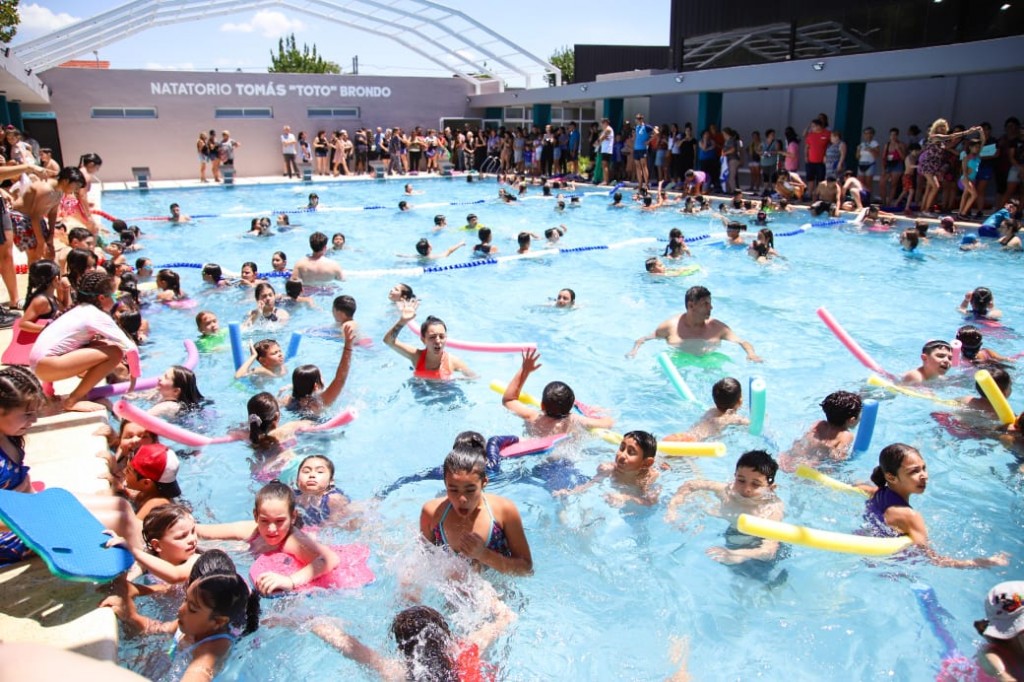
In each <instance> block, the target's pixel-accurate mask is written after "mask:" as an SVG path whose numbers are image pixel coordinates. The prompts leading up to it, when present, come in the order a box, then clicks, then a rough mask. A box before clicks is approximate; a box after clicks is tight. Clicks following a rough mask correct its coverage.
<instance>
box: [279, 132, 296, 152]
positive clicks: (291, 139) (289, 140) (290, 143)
mask: <svg viewBox="0 0 1024 682" xmlns="http://www.w3.org/2000/svg"><path fill="white" fill-rule="evenodd" d="M298 151H299V150H298V144H297V143H296V141H295V136H294V135H292V134H291V133H288V134H286V135H281V153H282V154H297V153H298Z"/></svg>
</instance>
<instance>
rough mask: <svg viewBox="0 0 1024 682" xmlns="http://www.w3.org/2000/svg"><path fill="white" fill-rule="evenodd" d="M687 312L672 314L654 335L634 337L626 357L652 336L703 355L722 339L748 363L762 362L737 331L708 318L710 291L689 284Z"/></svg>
mask: <svg viewBox="0 0 1024 682" xmlns="http://www.w3.org/2000/svg"><path fill="white" fill-rule="evenodd" d="M684 300H685V303H686V312H684V313H680V314H679V315H673V316H672V317H670V318H668V319H667V320H665V321H664V322H662V323H661V324H659V325H658V328H657V329H655V330H654V333H653V334H650V335H649V336H642V337H640V338H639V339H637V340H636V343H635V344H634V345H633V350H631V351H630V352H629V353H627V354H626V357H629V358H632V357H636V353H637V351H638V350H640V346H642V345H644V344H645V343H646V342H648V341H650V340H651V339H665V341H667V342H668V344H669V345H670V346H673V347H675V348H677V349H678V350H682V351H686V352H687V353H693V354H694V355H704V354H705V353H709V352H711V351H713V350H715V349H716V348H717V347H718V344H719V343H720V342H722V341H731V342H732V343H737V344H739V345H740V346H741V347H742V348H743V351H744V352H745V353H746V354H747V359H748V360H750V361H751V362H761V358H759V357H758V356H757V353H755V352H754V346H752V345H751V344H750V343H749V342H747V341H745V340H743V339H741V338H740V337H738V336H736V333H735V332H733V330H732V329H730V328H729V325H727V324H725V323H724V322H722V321H721V320H716V319H714V318H712V317H711V292H710V291H708V290H707V289H706V288H704V287H702V286H695V287H690V288H689V289H688V290H687V292H686V298H685V299H684Z"/></svg>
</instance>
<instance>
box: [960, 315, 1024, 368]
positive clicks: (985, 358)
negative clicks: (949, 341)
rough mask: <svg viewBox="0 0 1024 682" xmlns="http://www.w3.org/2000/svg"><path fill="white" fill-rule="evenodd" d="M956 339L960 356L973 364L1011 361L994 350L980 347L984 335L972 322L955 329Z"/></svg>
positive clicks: (1011, 359)
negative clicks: (958, 343)
mask: <svg viewBox="0 0 1024 682" xmlns="http://www.w3.org/2000/svg"><path fill="white" fill-rule="evenodd" d="M956 340H957V341H959V342H960V357H962V358H963V359H964V360H967V361H968V362H970V363H971V364H973V365H985V364H989V363H992V362H1013V358H1008V357H1006V356H1005V355H1001V354H999V353H997V352H996V351H994V350H990V349H988V348H982V347H981V346H982V344H983V343H984V342H985V337H984V336H983V335H982V333H981V330H980V329H978V328H977V327H975V326H974V325H973V324H965V325H964V326H962V327H960V328H959V329H957V330H956Z"/></svg>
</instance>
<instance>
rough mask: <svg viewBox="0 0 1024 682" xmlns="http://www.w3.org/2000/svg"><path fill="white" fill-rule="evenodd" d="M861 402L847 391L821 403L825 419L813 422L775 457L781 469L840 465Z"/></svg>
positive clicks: (847, 454)
mask: <svg viewBox="0 0 1024 682" xmlns="http://www.w3.org/2000/svg"><path fill="white" fill-rule="evenodd" d="M862 406H863V403H862V401H861V399H860V396H859V395H857V394H856V393H850V392H849V391H835V392H833V393H829V394H828V395H827V396H825V399H824V400H822V401H821V410H822V412H824V413H825V418H824V419H822V420H819V421H816V422H814V423H813V424H812V425H811V428H809V429H808V430H807V433H805V434H804V435H803V437H802V438H800V439H799V440H797V441H796V442H794V443H793V445H792V446H790V448H789V451H788V452H784V453H782V454H781V455H780V456H779V463H780V464H781V465H782V470H783V471H786V472H792V471H795V470H796V466H797V464H807V465H808V466H811V467H816V466H818V465H819V464H822V463H824V462H842V461H844V460H846V458H847V457H849V455H850V448H851V447H852V446H853V437H854V434H853V433H852V432H851V429H853V427H855V426H856V425H857V423H858V422H859V421H860V412H861V408H862Z"/></svg>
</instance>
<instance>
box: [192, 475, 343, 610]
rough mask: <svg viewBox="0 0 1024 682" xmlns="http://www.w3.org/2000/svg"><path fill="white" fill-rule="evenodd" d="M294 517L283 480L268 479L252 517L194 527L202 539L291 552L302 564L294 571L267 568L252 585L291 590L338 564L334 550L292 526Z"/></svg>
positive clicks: (269, 590)
mask: <svg viewBox="0 0 1024 682" xmlns="http://www.w3.org/2000/svg"><path fill="white" fill-rule="evenodd" d="M298 518H299V515H298V512H297V511H296V509H295V493H293V492H292V489H291V488H289V487H288V486H287V485H285V484H284V483H281V482H280V481H271V482H270V483H268V484H266V485H265V486H263V487H262V488H260V491H259V492H258V493H256V504H255V505H254V507H253V520H252V521H236V522H234V523H219V524H212V525H207V524H202V525H200V526H198V528H197V531H198V533H199V537H200V538H202V539H208V540H245V541H247V542H249V543H250V546H251V548H252V551H253V552H255V553H257V554H267V553H270V552H285V553H287V554H290V555H292V556H294V557H295V558H296V560H297V561H298V562H299V563H301V564H302V568H300V569H299V570H298V571H296V572H295V573H292V574H291V575H290V576H288V575H281V574H280V573H273V572H267V573H264V574H263V575H261V576H260V577H259V578H258V579H257V580H256V589H257V590H259V591H260V594H265V595H266V594H272V593H274V592H285V591H292V590H294V589H295V588H296V587H299V586H300V585H304V584H306V583H308V582H310V581H312V580H315V579H316V578H317V577H319V576H321V575H323V574H324V573H330V572H331V571H333V570H334V569H335V568H336V567H337V566H338V563H339V559H338V555H337V554H335V553H334V550H332V549H331V548H330V547H326V546H324V545H322V544H320V543H319V542H317V541H316V540H314V539H312V538H311V537H309V536H308V535H306V534H305V533H303V532H302V531H301V530H299V529H298V528H297V527H296V526H295V524H296V522H297V521H298Z"/></svg>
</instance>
